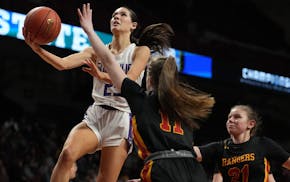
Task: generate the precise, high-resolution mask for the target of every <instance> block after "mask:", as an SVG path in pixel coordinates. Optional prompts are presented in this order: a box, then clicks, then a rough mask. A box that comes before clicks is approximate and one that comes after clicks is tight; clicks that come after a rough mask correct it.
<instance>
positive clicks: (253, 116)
mask: <svg viewBox="0 0 290 182" xmlns="http://www.w3.org/2000/svg"><path fill="white" fill-rule="evenodd" d="M233 108H240V109H242V110H244V111H245V112H246V113H247V115H248V119H249V120H254V121H255V122H256V124H255V126H254V127H253V128H252V129H251V131H250V133H251V136H254V135H256V133H257V131H258V130H259V129H260V126H261V125H262V118H261V117H260V115H259V114H258V112H256V110H255V109H253V107H252V106H250V105H244V104H238V105H234V106H233V107H232V108H231V110H232V109H233Z"/></svg>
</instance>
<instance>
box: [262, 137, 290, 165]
mask: <svg viewBox="0 0 290 182" xmlns="http://www.w3.org/2000/svg"><path fill="white" fill-rule="evenodd" d="M261 140H262V142H261V143H263V146H264V147H265V150H266V157H267V158H268V159H270V160H275V161H276V162H278V163H279V164H283V163H284V162H285V161H286V160H287V159H288V158H289V157H290V154H289V153H288V152H287V151H286V150H285V149H284V148H283V147H282V146H280V145H279V144H278V143H277V142H275V141H274V140H272V139H271V138H268V137H262V138H261Z"/></svg>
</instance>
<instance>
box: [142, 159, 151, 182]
mask: <svg viewBox="0 0 290 182" xmlns="http://www.w3.org/2000/svg"><path fill="white" fill-rule="evenodd" d="M152 166H153V161H149V162H147V163H146V164H145V165H144V167H143V169H142V171H141V178H142V181H143V182H151V181H152V180H151V171H152Z"/></svg>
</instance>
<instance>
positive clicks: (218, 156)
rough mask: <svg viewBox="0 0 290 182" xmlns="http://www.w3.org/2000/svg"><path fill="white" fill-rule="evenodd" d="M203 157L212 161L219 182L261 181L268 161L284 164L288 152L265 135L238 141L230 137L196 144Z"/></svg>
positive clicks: (267, 170)
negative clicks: (217, 173)
mask: <svg viewBox="0 0 290 182" xmlns="http://www.w3.org/2000/svg"><path fill="white" fill-rule="evenodd" d="M199 148H200V151H201V154H202V158H203V160H205V161H206V160H215V162H216V164H217V168H216V171H219V172H220V173H221V174H222V176H223V181H225V182H227V181H229V182H232V181H241V182H242V181H243V182H264V181H267V180H268V175H269V173H270V162H269V161H275V162H277V163H278V164H281V165H282V163H284V162H285V161H286V160H287V159H288V157H289V153H288V152H287V151H286V150H284V149H283V148H282V147H281V146H280V145H278V144H277V143H276V142H275V141H273V140H272V139H270V138H267V137H252V138H251V139H250V140H249V141H247V142H245V143H242V144H234V143H233V142H232V140H231V139H226V140H224V141H219V142H212V143H209V144H207V145H204V146H200V147H199Z"/></svg>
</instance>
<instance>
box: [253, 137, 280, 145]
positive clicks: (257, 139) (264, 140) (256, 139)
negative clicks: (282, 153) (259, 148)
mask: <svg viewBox="0 0 290 182" xmlns="http://www.w3.org/2000/svg"><path fill="white" fill-rule="evenodd" d="M251 140H252V141H254V142H255V143H257V142H259V143H263V144H265V143H273V142H275V141H274V140H273V139H271V138H269V137H267V136H254V137H252V139H251Z"/></svg>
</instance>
